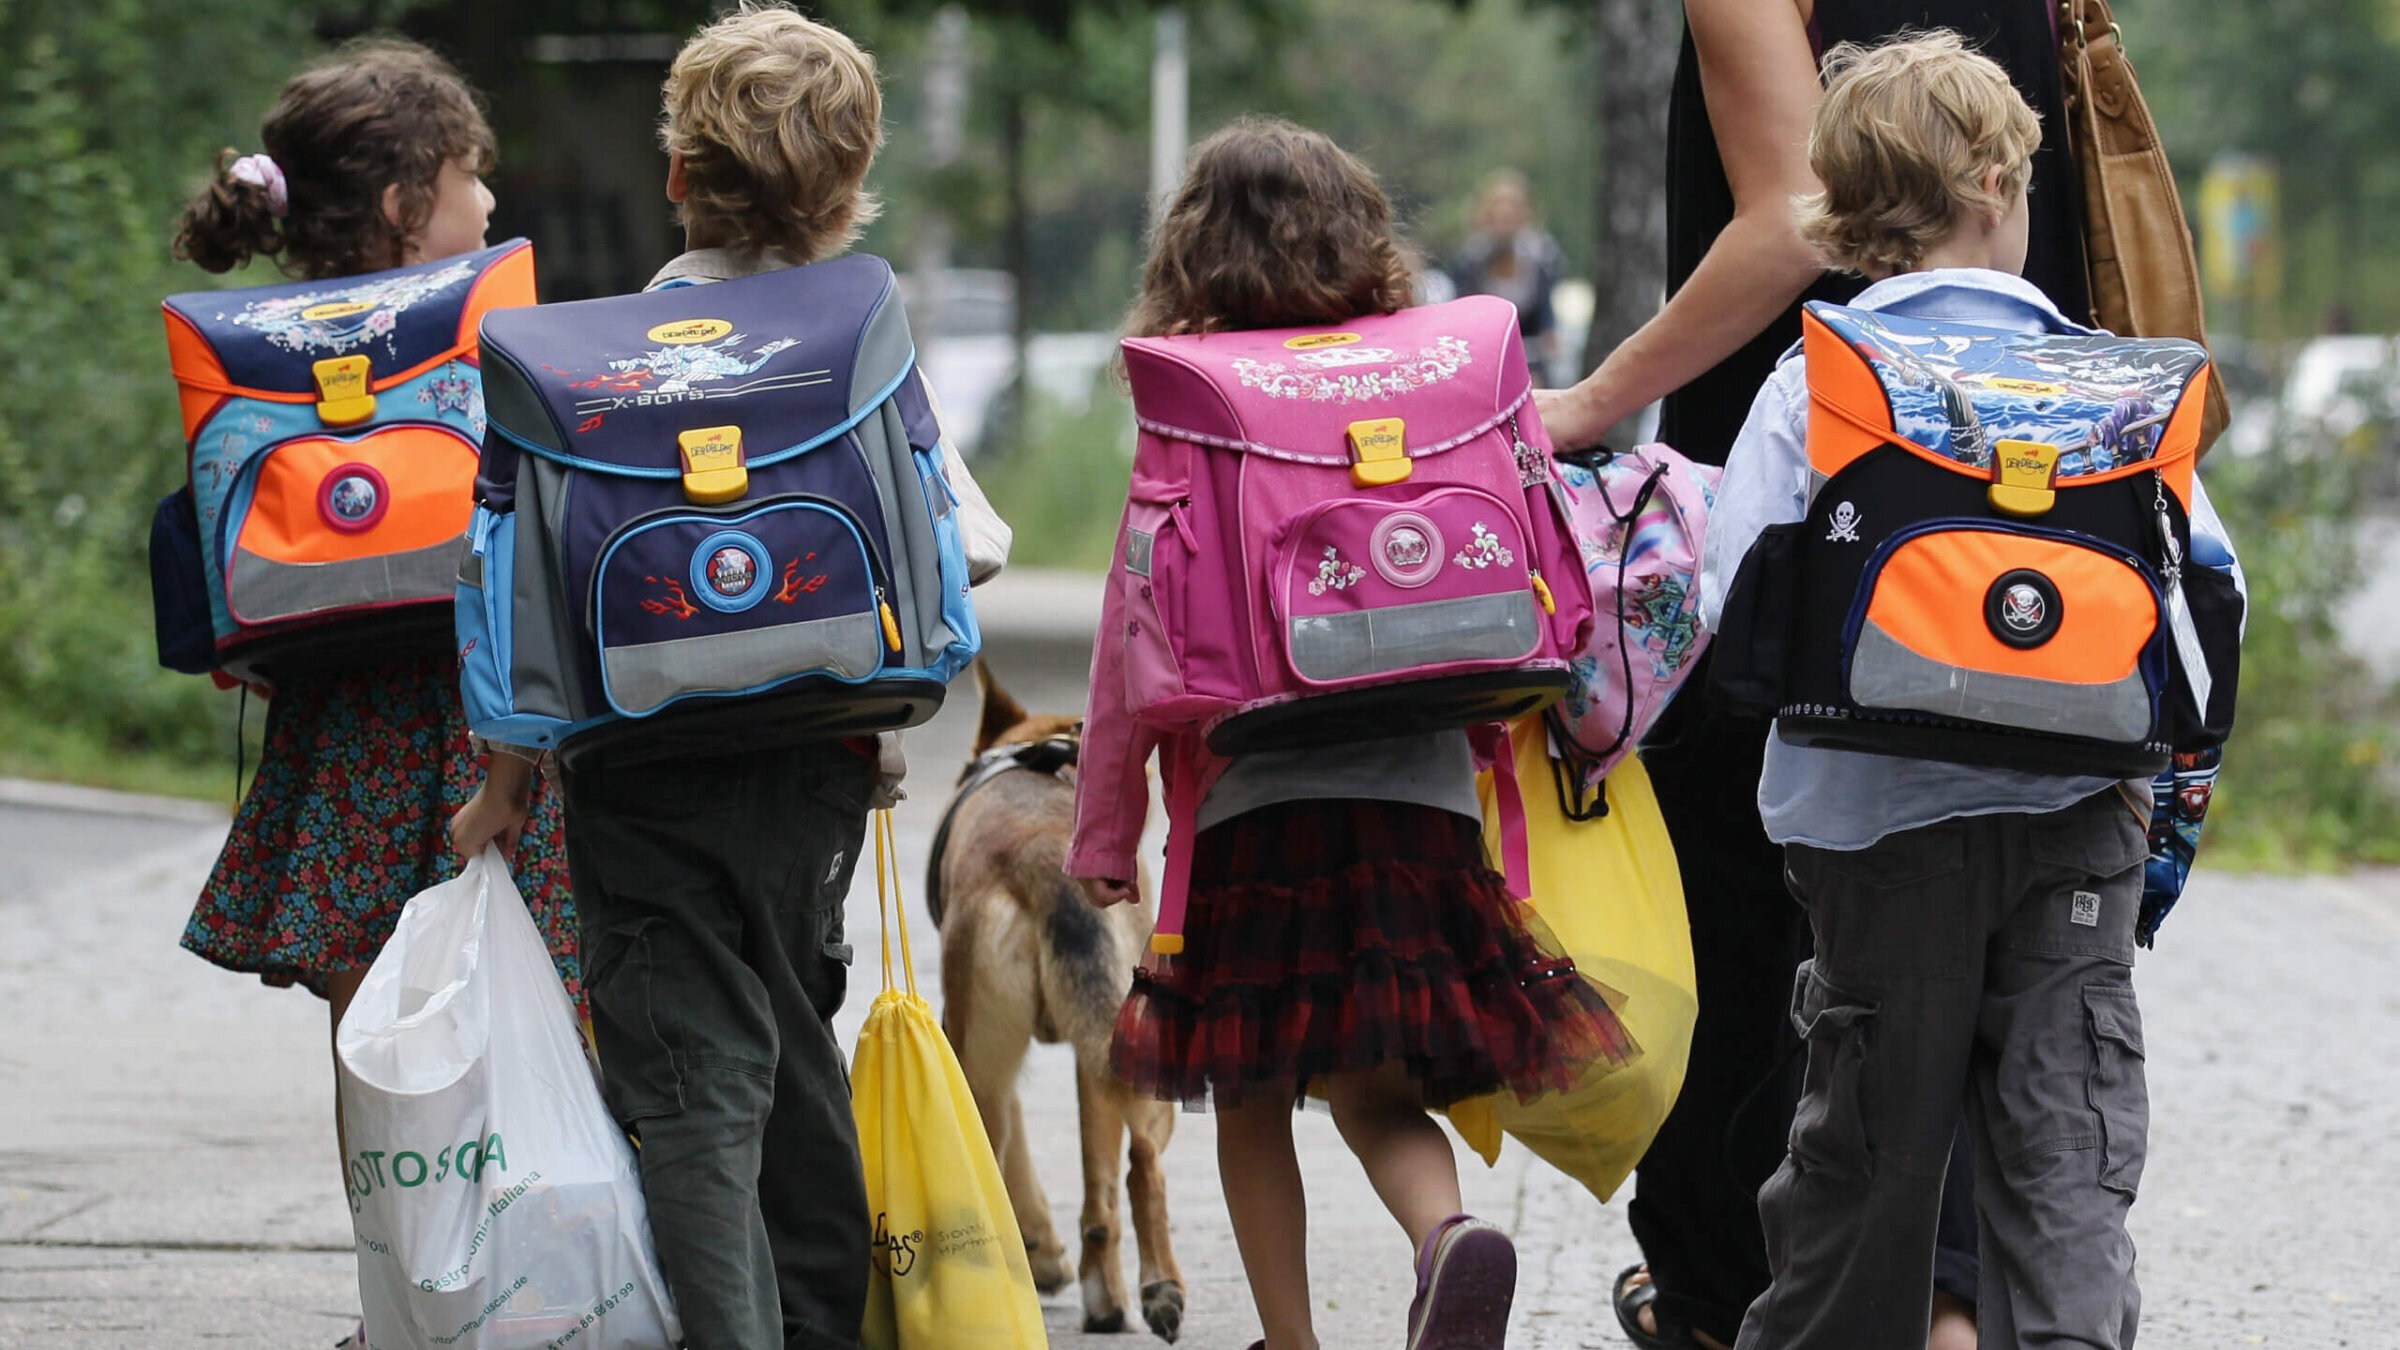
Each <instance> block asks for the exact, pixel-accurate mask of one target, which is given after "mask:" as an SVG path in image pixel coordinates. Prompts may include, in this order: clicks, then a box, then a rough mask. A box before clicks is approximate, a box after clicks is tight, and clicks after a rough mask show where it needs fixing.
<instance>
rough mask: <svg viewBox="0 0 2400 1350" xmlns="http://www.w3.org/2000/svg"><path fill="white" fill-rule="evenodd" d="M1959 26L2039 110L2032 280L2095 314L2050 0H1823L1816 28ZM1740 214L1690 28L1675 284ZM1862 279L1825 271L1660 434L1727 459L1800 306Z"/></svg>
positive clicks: (1671, 186)
mask: <svg viewBox="0 0 2400 1350" xmlns="http://www.w3.org/2000/svg"><path fill="white" fill-rule="evenodd" d="M1936 26H1940V27H1946V28H1952V29H1956V30H1957V31H1958V32H1959V34H1960V35H1961V36H1963V37H1965V38H1966V40H1967V42H1968V43H1969V44H1970V45H1972V46H1974V47H1975V48H1976V49H1977V50H1979V51H1981V52H1982V53H1983V54H1984V55H1986V56H1989V57H1991V58H1992V59H1993V60H1995V61H1997V62H1999V63H2000V65H2001V68H2002V69H2004V70H2006V71H2008V73H2009V77H2010V78H2011V79H2013V80H2014V81H2016V85H2017V91H2018V92H2019V93H2021V94H2023V95H2024V96H2025V101H2026V102H2027V103H2029V104H2032V105H2033V110H2034V111H2035V112H2037V113H2039V114H2041V118H2042V144H2041V148H2040V149H2039V150H2038V151H2036V152H2035V154H2034V157H2033V195H2032V198H2031V202H2030V206H2031V213H2032V231H2031V238H2030V241H2029V243H2028V246H2027V249H2026V254H2025V279H2026V280H2027V281H2030V282H2032V283H2033V284H2034V285H2036V286H2039V287H2041V288H2042V291H2043V293H2045V294H2047V295H2048V296H2049V297H2050V298H2051V299H2052V300H2053V301H2055V302H2057V304H2058V308H2059V311H2060V312H2061V313H2063V314H2065V315H2066V316H2067V317H2068V318H2070V319H2074V320H2077V321H2078V322H2081V321H2084V320H2086V319H2088V317H2089V312H2090V307H2091V300H2090V297H2089V295H2088V293H2087V291H2086V289H2085V281H2084V265H2083V206H2082V193H2081V188H2080V185H2079V184H2077V183H2076V182H2075V181H2074V172H2073V166H2072V165H2071V164H2070V162H2069V161H2068V159H2067V146H2066V135H2067V127H2066V108H2065V103H2064V100H2063V97H2062V95H2061V93H2060V89H2059V74H2058V39H2057V36H2056V34H2055V33H2054V32H2053V31H2052V27H2051V21H2050V17H2049V13H2048V11H2047V9H2046V7H2045V5H2044V4H2043V0H1817V6H1816V15H1815V19H1814V21H1813V22H1811V24H1810V25H1809V36H1810V37H1811V39H1812V40H1813V41H1814V42H1815V43H1816V44H1817V49H1818V50H1819V51H1820V52H1822V51H1824V50H1825V49H1827V48H1830V47H1832V46H1833V45H1834V44H1836V43H1839V42H1864V43H1873V42H1878V41H1882V40H1884V39H1886V38H1888V37H1891V36H1892V35H1894V34H1897V33H1898V32H1900V30H1902V29H1904V28H1930V27H1936ZM1732 219H1733V189H1732V188H1731V187H1730V186H1728V185H1727V183H1726V181H1725V166H1724V162H1723V161H1722V160H1721V159H1719V158H1718V155H1717V141H1716V134H1715V132H1714V131H1713V130H1711V128H1710V127H1709V122H1708V107H1707V105H1706V104H1705V103H1704V102H1703V101H1702V99H1701V91H1700V62H1699V57H1698V54H1697V53H1696V52H1695V51H1694V49H1693V46H1692V36H1691V32H1690V30H1689V29H1688V28H1687V29H1686V30H1685V32H1684V36H1683V55H1682V57H1681V58H1680V59H1679V60H1678V61H1677V62H1676V65H1675V92H1674V94H1673V96H1672V98H1671V99H1670V101H1669V104H1668V110H1667V290H1668V293H1669V294H1672V293H1674V292H1675V291H1676V290H1677V289H1679V288H1680V287H1681V286H1682V285H1683V283H1684V281H1685V280H1686V279H1687V278H1689V277H1690V276H1691V275H1692V270H1693V269H1694V268H1696V267H1698V266H1699V265H1700V259H1701V257H1702V256H1703V255H1704V254H1706V253H1707V252H1708V247H1709V245H1710V244H1711V243H1713V242H1715V240H1716V237H1717V232H1718V231H1720V230H1722V229H1724V228H1725V225H1726V223H1727V222H1729V221H1731V220H1732ZM1865 285H1866V283H1865V282H1864V281H1862V280H1861V279H1860V278H1858V277H1854V276H1842V275H1836V274H1830V273H1829V274H1827V275H1826V276H1824V277H1822V278H1820V279H1819V280H1818V281H1817V283H1816V284H1815V285H1813V286H1811V287H1810V288H1809V289H1808V292H1807V293H1806V294H1805V295H1802V296H1801V297H1800V300H1799V301H1795V302H1794V303H1793V305H1792V307H1791V308H1790V309H1788V310H1785V311H1784V312H1783V314H1782V315H1781V316H1780V317H1778V318H1777V319H1776V320H1775V322H1773V323H1771V324H1769V325H1768V326H1767V328H1766V330H1765V331H1764V332H1762V333H1760V334H1759V335H1758V336H1756V337H1754V338H1752V339H1751V340H1750V341H1749V342H1748V343H1747V344H1745V345H1744V346H1743V347H1742V348H1741V350H1739V351H1737V352H1735V353H1734V354H1733V355H1731V356H1729V357H1727V358H1725V359H1724V360H1723V361H1721V362H1719V363H1718V364H1717V365H1716V366H1715V367H1714V368H1713V369H1711V370H1709V371H1708V372H1707V373H1706V374H1703V375H1701V376H1700V377H1699V378H1698V379H1695V380H1693V381H1692V382H1691V383H1690V384H1687V385H1685V386H1683V387H1682V388H1681V389H1678V390H1676V391H1675V392H1674V393H1672V394H1669V395H1668V396H1667V399H1666V403H1665V405H1664V407H1663V408H1662V409H1661V411H1660V416H1659V439H1660V440H1662V441H1665V442H1666V443H1667V444H1669V445H1672V446H1674V447H1675V448H1676V449H1677V450H1680V451H1682V452H1683V453H1684V454H1686V455H1689V456H1690V457H1692V458H1693V459H1696V460H1700V461H1702V462H1704V463H1709V464H1722V463H1724V462H1725V455H1726V452H1727V451H1728V450H1730V449H1732V447H1733V438H1734V436H1735V435H1737V434H1738V433H1739V432H1740V431H1741V429H1742V420H1743V419H1744V418H1745V417H1747V416H1749V413H1750V403H1751V400H1752V399H1754V398H1756V397H1757V395H1758V390H1759V387H1760V386H1761V385H1763V384H1765V383H1766V381H1767V376H1768V375H1770V374H1772V373H1773V372H1774V369H1775V360H1776V358H1777V357H1779V356H1781V355H1783V353H1784V350H1785V349H1786V348H1788V347H1790V346H1791V345H1792V344H1793V343H1794V342H1797V341H1799V340H1800V305H1801V304H1802V303H1804V302H1806V301H1809V300H1832V301H1836V302H1841V301H1847V300H1849V299H1850V298H1851V297H1852V296H1855V295H1857V294H1858V292H1859V291H1860V290H1862V289H1864V288H1865Z"/></svg>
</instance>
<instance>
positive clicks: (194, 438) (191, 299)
mask: <svg viewBox="0 0 2400 1350" xmlns="http://www.w3.org/2000/svg"><path fill="white" fill-rule="evenodd" d="M533 302H534V280H533V246H532V245H531V244H529V243H527V242H525V241H524V240H521V239H519V240H513V241H511V242H509V243H505V244H501V245H498V246H497V247H493V248H487V249H484V250H482V251H480V252H476V253H466V254H460V255H458V256H456V257H450V258H442V259H438V260H435V261H433V262H427V263H421V264H418V265H416V266H413V267H402V268H396V269H393V270H391V271H388V272H372V273H367V274H364V275H361V276H355V277H344V278H341V279H339V280H335V281H327V282H300V283H295V284H290V285H282V286H261V287H257V288H253V289H247V290H228V291H198V292H194V293H192V294H189V295H177V296H171V297H169V298H168V299H167V301H166V324H167V351H168V354H169V356H170V358H171V360H172V362H173V365H174V370H175V380H176V383H177V385H178V386H179V387H180V389H181V391H182V405H183V431H184V439H185V446H186V451H187V456H188V464H189V482H188V484H187V485H186V486H185V487H183V488H182V489H179V490H178V491H176V492H174V493H172V494H170V495H169V496H168V497H167V498H166V499H165V500H163V501H161V502H160V503H159V507H158V512H157V515H156V516H155V518H154V519H153V521H152V525H151V540H150V568H151V581H152V592H153V595H154V597H155V604H156V607H157V623H158V645H159V663H160V664H161V665H164V666H167V667H168V668H170V669H173V670H181V671H186V672H189V673H192V674H202V673H206V672H209V671H212V670H222V671H224V672H226V673H227V674H229V675H231V676H234V677H237V678H242V679H252V678H267V677H271V676H274V675H277V674H292V673H296V672H301V671H307V670H317V669H329V668H334V667H339V666H343V665H356V664H368V663H373V662H380V661H388V660H391V659H392V658H394V657H396V656H406V655H412V654H417V653H420V652H422V653H432V652H438V651H443V650H447V649H448V646H449V641H448V638H449V617H450V615H449V602H450V595H451V590H452V586H453V581H454V578H455V577H456V575H457V571H458V555H459V553H460V552H461V551H462V550H463V549H464V548H465V546H466V535H467V524H468V517H469V515H470V513H471V512H472V511H473V509H474V498H475V494H474V478H475V465H476V454H477V449H476V447H477V443H478V442H479V441H480V440H481V439H482V437H483V430H484V413H483V394H482V376H481V373H480V371H479V369H478V367H477V353H476V330H477V328H478V326H479V325H480V324H481V322H482V320H483V316H484V315H485V314H487V313H490V312H493V311H495V310H499V309H503V308H508V307H512V306H524V305H531V304H532V303H533Z"/></svg>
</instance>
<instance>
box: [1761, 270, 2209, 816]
mask: <svg viewBox="0 0 2400 1350" xmlns="http://www.w3.org/2000/svg"><path fill="white" fill-rule="evenodd" d="M1802 330H1803V339H1802V341H1803V348H1804V351H1805V354H1806V359H1807V363H1808V364H1807V370H1808V389H1809V408H1808V455H1809V467H1810V471H1811V472H1810V481H1811V484H1812V492H1811V494H1810V499H1809V506H1808V513H1807V515H1806V517H1805V518H1804V519H1802V520H1800V521H1798V522H1796V523H1794V524H1790V525H1778V526H1774V527H1772V528H1770V529H1769V530H1767V531H1766V532H1765V533H1764V534H1763V535H1762V536H1761V537H1760V539H1759V541H1758V542H1757V544H1756V545H1754V546H1753V548H1752V549H1751V551H1750V553H1749V555H1748V556H1747V557H1746V558H1745V559H1744V560H1743V563H1742V566H1741V569H1740V572H1739V574H1738V576H1737V579H1736V581H1735V584H1734V587H1733V590H1732V591H1731V593H1730V594H1729V595H1728V597H1727V602H1726V606H1725V612H1724V617H1723V619H1722V621H1721V622H1720V625H1719V628H1720V631H1719V633H1718V635H1717V638H1716V643H1715V653H1716V655H1715V662H1716V670H1715V673H1714V677H1713V680H1714V690H1715V693H1716V695H1717V697H1718V698H1720V699H1721V700H1724V701H1727V702H1729V703H1731V704H1732V705H1733V706H1735V707H1736V708H1739V709H1743V710H1747V711H1751V712H1756V713H1762V714H1768V715H1772V716H1774V717H1775V718H1776V719H1777V732H1778V734H1779V735H1780V736H1781V737H1782V738H1783V739H1784V740H1785V741H1786V742H1789V743H1792V744H1797V745H1813V746H1824V747H1829V748H1835V749H1844V750H1858V751H1866V752H1870V753H1874V754H1885V755H1902V756H1908V757H1912V758H1924V759H1939V760H1948V761H1953V762H1959V763H1968V764H1983V765H1991V766H1996V767H2004V768H2013V769H2022V770H2027V771H2031V772H2036V773H2056V774H2098V775H2109V776H2115V777H2124V778H2133V777H2141V778H2148V777H2151V776H2152V775H2155V774H2157V773H2159V772H2160V771H2161V770H2162V769H2164V768H2165V767H2166V766H2167V762H2168V757H2169V755H2170V754H2171V753H2173V752H2176V751H2184V752H2192V751H2198V750H2202V749H2205V748H2208V747H2213V746H2216V745H2219V744H2221V743H2222V742H2223V741H2224V739H2225V736H2226V733H2227V732H2228V731H2229V730H2230V728H2231V726H2232V721H2233V703H2234V688H2235V684H2236V682H2237V679H2238V675H2239V661H2240V642H2241V624H2242V600H2241V597H2240V595H2239V593H2238V591H2237V589H2236V587H2235V585H2234V581H2233V578H2232V575H2231V572H2230V562H2231V560H2230V558H2218V557H2212V556H2203V557H2201V558H2198V559H2195V558H2193V556H2192V547H2193V544H2192V534H2191V522H2190V517H2189V511H2190V506H2191V500H2192V492H2193V472H2194V463H2195V461H2196V459H2197V457H2198V454H2197V452H2198V441H2199V434H2200V422H2201V415H2202V412H2203V409H2204V406H2205V404H2206V391H2207V387H2208V381H2209V379H2210V377H2211V372H2210V368H2209V361H2208V354H2207V352H2206V351H2205V350H2204V349H2202V348H2201V347H2200V346H2199V344H2197V343H2193V342H2185V341H2180V340H2153V339H2131V338H2116V337H2108V336H2105V335H2102V336H2080V335H2068V334H2058V333H2012V332H2005V331H2001V330H1995V329H1992V328H1986V327H1980V326H1976V325H1972V324H1962V323H1945V322H1935V321H1927V320H1916V319H1908V318H1902V317H1900V316H1897V315H1891V314H1883V313H1875V312H1869V311H1865V310H1854V309H1846V308H1842V307H1840V306H1834V305H1826V304H1811V305H1810V306H1808V308H1807V312H1806V314H1805V315H1804V318H1803V321H1802ZM2206 547H2209V548H2213V547H2214V545H2213V541H2211V542H2210V543H2208V544H2207V545H2206Z"/></svg>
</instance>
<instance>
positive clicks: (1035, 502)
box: [975, 375, 1134, 572]
mask: <svg viewBox="0 0 2400 1350" xmlns="http://www.w3.org/2000/svg"><path fill="white" fill-rule="evenodd" d="M1092 383H1093V387H1092V399H1091V403H1090V405H1089V406H1088V407H1086V408H1085V409H1084V410H1083V411H1082V412H1079V413H1078V412H1073V411H1070V410H1068V409H1066V408H1063V407H1061V406H1059V405H1058V404H1057V403H1056V402H1055V401H1053V400H1051V399H1048V398H1044V397H1041V396H1039V395H1037V396H1036V397H1035V399H1034V404H1033V407H1032V409H1031V410H1030V412H1029V415H1028V416H1027V418H1026V435H1025V444H1024V445H1022V446H1020V447H1016V448H1013V449H1011V448H1004V447H997V446H996V447H994V448H993V449H992V450H990V451H988V452H986V453H985V454H984V455H982V456H980V457H979V458H977V459H976V461H975V481H976V482H978V483H981V484H982V485H983V490H984V493H985V494H986V495H988V496H989V497H990V498H991V499H992V507H993V509H995V510H997V511H998V512H999V513H1000V517H1001V519H1003V520H1006V521H1007V522H1008V523H1009V527H1010V528H1011V529H1013V530H1014V531H1015V532H1016V543H1015V544H1014V546H1013V547H1012V548H1011V550H1010V553H1009V560H1010V561H1011V562H1013V563H1015V564H1017V565H1019V566H1023V567H1070V568H1080V569H1083V570H1085V571H1091V572H1097V571H1101V570H1103V569H1104V568H1106V567H1107V566H1108V560H1109V556H1110V554H1112V553H1113V552H1114V551H1115V549H1116V541H1117V522H1118V520H1119V519H1120V518H1121V517H1122V516H1123V515H1124V513H1125V484H1126V481H1127V478H1128V477H1129V476H1130V474H1131V472H1132V468H1133V437H1134V429H1133V405H1132V403H1131V402H1130V401H1129V400H1128V399H1127V398H1126V396H1125V392H1124V390H1123V389H1122V388H1121V387H1120V386H1119V385H1118V384H1117V382H1116V379H1115V378H1114V377H1113V376H1109V375H1101V376H1099V377H1097V378H1095V379H1094V380H1093V382H1092Z"/></svg>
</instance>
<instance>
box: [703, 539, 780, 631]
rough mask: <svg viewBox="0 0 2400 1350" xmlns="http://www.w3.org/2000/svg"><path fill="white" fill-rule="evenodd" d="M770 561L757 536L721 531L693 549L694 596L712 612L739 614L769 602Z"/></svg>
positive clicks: (765, 547) (763, 545)
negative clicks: (767, 576)
mask: <svg viewBox="0 0 2400 1350" xmlns="http://www.w3.org/2000/svg"><path fill="white" fill-rule="evenodd" d="M769 562H770V556H769V554H768V553H767V546H766V545H765V544H763V543H761V542H759V540H758V537H757V536H755V535H751V534H745V533H744V532H742V531H740V530H719V531H717V532H716V533H715V534H712V535H710V536H709V537H708V538H706V539H703V540H701V541H700V547H698V548H696V549H693V550H692V594H694V595H697V596H699V597H700V603H702V604H704V605H706V606H708V607H709V608H710V609H713V610H718V611H720V612H722V613H726V614H739V613H741V612H742V611H743V610H745V609H748V608H750V607H751V606H752V605H755V604H757V603H758V602H759V601H761V600H764V599H766V597H767V589H768V588H767V586H766V584H765V583H766V575H767V567H768V564H769Z"/></svg>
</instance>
